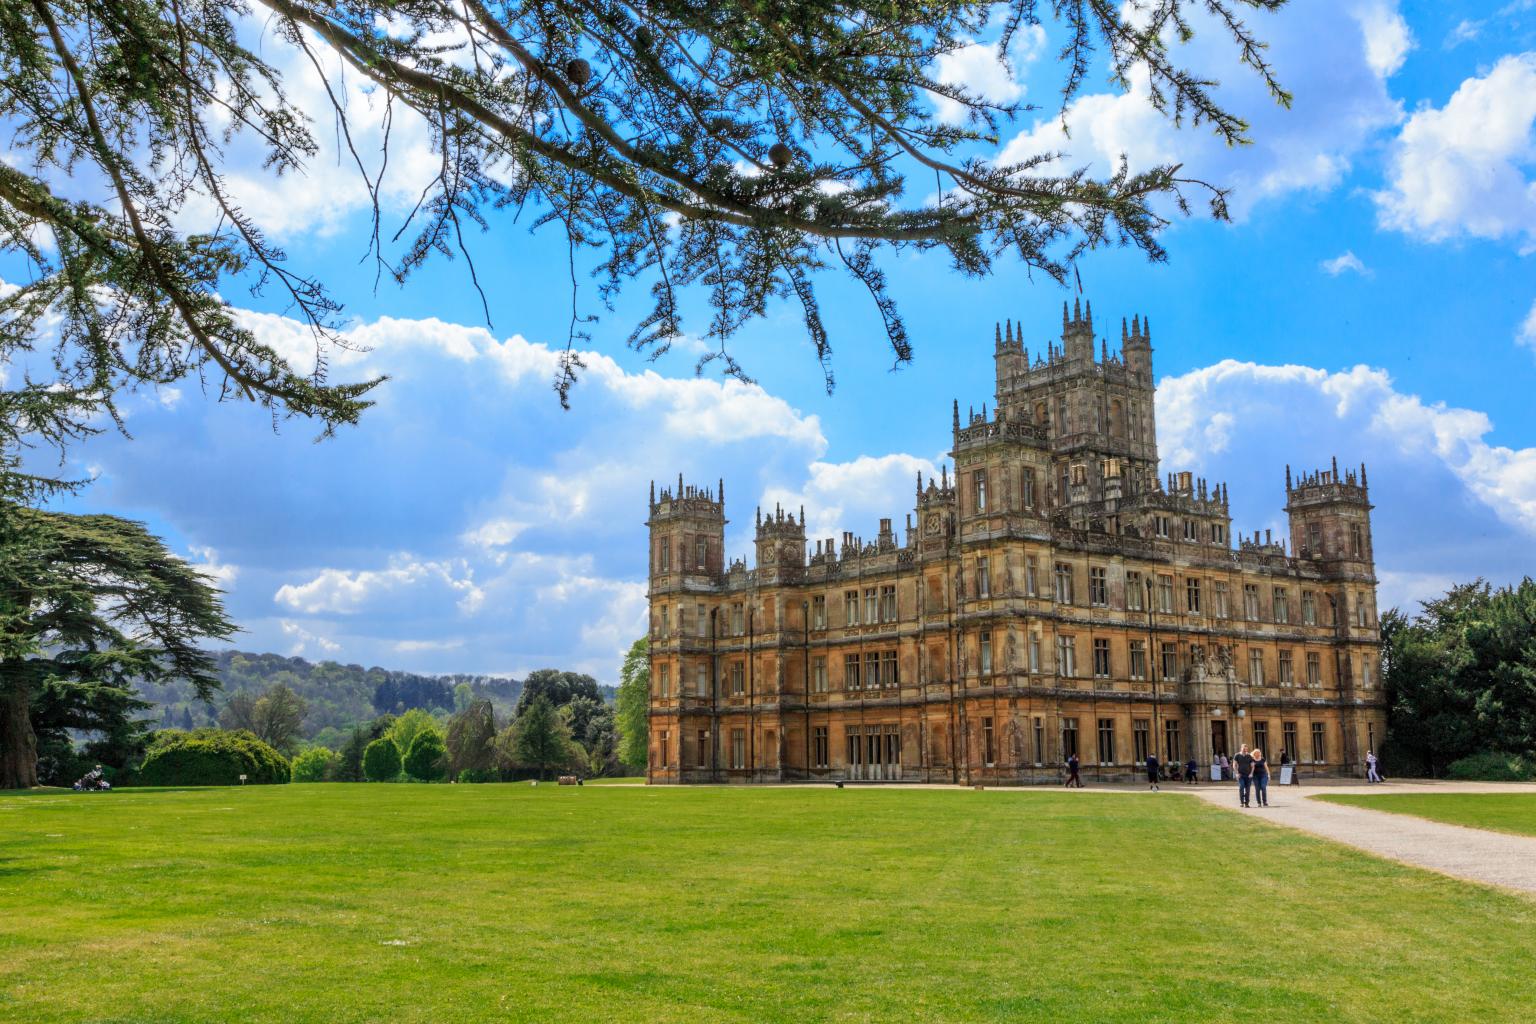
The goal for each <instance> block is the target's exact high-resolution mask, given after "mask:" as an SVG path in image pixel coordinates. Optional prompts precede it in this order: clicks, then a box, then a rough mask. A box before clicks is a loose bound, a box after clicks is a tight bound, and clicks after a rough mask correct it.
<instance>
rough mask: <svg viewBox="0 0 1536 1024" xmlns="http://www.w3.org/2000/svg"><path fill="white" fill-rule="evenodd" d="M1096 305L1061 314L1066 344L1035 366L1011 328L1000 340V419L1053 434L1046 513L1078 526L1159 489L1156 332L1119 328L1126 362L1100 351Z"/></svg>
mask: <svg viewBox="0 0 1536 1024" xmlns="http://www.w3.org/2000/svg"><path fill="white" fill-rule="evenodd" d="M1094 347H1095V346H1094V330H1093V304H1092V303H1088V304H1087V305H1086V306H1084V304H1083V303H1082V302H1081V300H1078V301H1075V302H1073V303H1072V305H1071V306H1070V307H1069V306H1068V305H1067V304H1066V303H1062V307H1061V344H1060V345H1059V346H1058V345H1056V344H1054V343H1052V342H1047V343H1046V346H1045V354H1044V355H1043V356H1042V355H1040V354H1039V353H1036V356H1035V358H1034V361H1033V362H1031V361H1030V355H1029V349H1028V348H1026V347H1025V346H1024V344H1023V328H1022V325H1021V326H1020V328H1019V330H1018V331H1017V333H1016V332H1015V330H1014V325H1013V324H1012V323H1011V322H1010V323H1009V325H1008V329H1007V331H1006V336H1005V332H1002V331H1001V329H1000V330H999V333H998V338H997V356H996V361H997V409H998V418H999V419H1006V420H1010V421H1014V422H1020V421H1023V422H1029V423H1033V424H1035V425H1037V426H1041V427H1043V428H1044V429H1045V431H1046V436H1047V439H1048V441H1049V447H1050V452H1051V474H1050V481H1049V485H1048V487H1049V494H1048V499H1049V501H1048V504H1049V506H1050V507H1051V508H1053V509H1059V510H1064V511H1066V512H1067V514H1068V515H1069V516H1071V517H1072V518H1073V519H1081V518H1083V517H1086V516H1087V515H1088V514H1089V513H1090V512H1093V511H1103V510H1105V505H1104V503H1105V502H1106V501H1108V502H1115V501H1118V500H1119V499H1122V498H1128V497H1132V496H1134V495H1136V494H1140V493H1142V492H1143V491H1146V490H1150V489H1152V488H1153V487H1154V486H1155V483H1154V482H1155V481H1156V479H1157V462H1158V459H1157V423H1156V419H1155V416H1154V411H1153V386H1152V329H1151V326H1150V325H1149V324H1148V323H1147V322H1146V321H1145V320H1144V319H1143V318H1142V317H1141V316H1139V315H1138V316H1135V317H1132V318H1131V321H1130V323H1126V322H1125V321H1124V320H1122V321H1121V322H1120V352H1119V353H1118V354H1112V353H1111V352H1110V351H1109V345H1108V343H1107V342H1102V341H1101V342H1100V343H1099V346H1098V347H1099V358H1098V359H1095V358H1094Z"/></svg>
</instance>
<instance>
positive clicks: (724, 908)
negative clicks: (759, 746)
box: [0, 785, 1536, 1024]
mask: <svg viewBox="0 0 1536 1024" xmlns="http://www.w3.org/2000/svg"><path fill="white" fill-rule="evenodd" d="M1533 959H1536V901H1528V900H1523V899H1521V898H1519V897H1516V896H1511V895H1506V894H1502V893H1499V892H1496V891H1494V890H1491V889H1486V888H1482V887H1478V886H1474V885H1468V884H1464V883H1461V882H1457V881H1453V880H1451V879H1447V878H1443V877H1440V876H1437V875H1433V874H1429V873H1425V872H1419V871H1415V870H1412V869H1409V868H1404V867H1401V866H1398V865H1396V864H1392V863H1389V862H1387V861H1382V860H1376V859H1373V858H1370V857H1367V856H1365V855H1363V854H1360V853H1356V852H1354V851H1352V850H1349V849H1346V848H1344V847H1340V846H1335V845H1331V844H1328V843H1324V842H1321V841H1318V840H1314V839H1310V838H1308V837H1305V836H1303V835H1301V834H1299V833H1292V832H1287V831H1283V830H1279V829H1272V828H1268V827H1265V826H1264V825H1262V824H1261V823H1259V822H1257V821H1254V820H1252V819H1248V818H1244V817H1241V816H1239V815H1237V814H1233V813H1230V812H1227V811H1223V810H1220V809H1217V808H1213V807H1210V806H1208V805H1206V804H1203V803H1201V802H1199V801H1198V800H1196V799H1194V798H1190V797H1185V796H1181V795H1177V794H1160V795H1152V794H1142V793H1126V794H1114V793H1063V792H1060V791H1053V792H1022V793H1021V792H1002V791H987V792H971V791H960V790H890V789H886V790H880V789H853V788H850V789H847V790H842V791H837V790H828V789H762V790H740V789H738V790H727V789H663V788H624V787H581V788H561V787H555V786H548V785H542V786H539V787H537V788H531V787H528V786H526V785H520V786H367V785H350V786H348V785H319V786H280V787H262V788H255V787H252V788H249V789H235V790H228V789H226V790H200V791H190V790H189V791H131V790H125V791H121V792H117V793H113V794H101V795H96V794H67V793H33V794H23V795H0V1020H4V1021H26V1022H29V1024H46V1022H53V1021H72V1022H76V1021H99V1022H109V1021H110V1022H130V1021H133V1022H140V1021H142V1022H155V1024H162V1022H186V1021H198V1022H210V1024H212V1022H226V1021H271V1022H283V1024H292V1022H310V1021H313V1022H326V1024H333V1022H350V1021H357V1022H361V1021H390V1022H418V1021H419V1022H423V1024H425V1022H433V1024H452V1022H460V1021H492V1020H494V1021H507V1020H527V1021H564V1020H571V1021H684V1020H686V1021H742V1022H748V1021H750V1022H758V1021H795V1022H806V1021H821V1020H830V1021H865V1020H867V1021H882V1022H884V1021H930V1020H935V1021H937V1020H944V1021H998V1020H1009V1021H1042V1022H1044V1021H1051V1022H1056V1021H1064V1020H1075V1021H1085V1022H1087V1021H1091V1022H1132V1021H1134V1022H1153V1021H1167V1022H1178V1024H1194V1022H1201V1021H1222V1022H1224V1024H1230V1022H1231V1021H1232V1020H1233V1018H1234V1015H1236V1014H1243V1015H1247V1016H1248V1017H1249V1019H1263V1020H1284V1021H1287V1022H1301V1021H1328V1022H1338V1021H1359V1022H1371V1024H1379V1022H1381V1021H1394V1022H1399V1024H1401V1022H1424V1021H1469V1020H1476V1021H1480V1022H1492V1021H1522V1022H1525V1021H1529V1020H1530V1012H1531V1007H1532V1006H1533V1005H1536V972H1532V971H1531V970H1530V964H1531V963H1532V961H1533Z"/></svg>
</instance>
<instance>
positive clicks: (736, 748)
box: [731, 729, 747, 770]
mask: <svg viewBox="0 0 1536 1024" xmlns="http://www.w3.org/2000/svg"><path fill="white" fill-rule="evenodd" d="M746 766H747V730H745V729H732V730H731V767H732V768H736V769H738V770H739V769H742V768H745V767H746Z"/></svg>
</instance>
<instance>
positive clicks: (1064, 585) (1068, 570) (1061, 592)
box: [1056, 562, 1072, 604]
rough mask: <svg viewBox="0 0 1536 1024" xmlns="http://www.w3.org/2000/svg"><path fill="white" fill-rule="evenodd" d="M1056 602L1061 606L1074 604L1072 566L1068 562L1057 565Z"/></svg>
mask: <svg viewBox="0 0 1536 1024" xmlns="http://www.w3.org/2000/svg"><path fill="white" fill-rule="evenodd" d="M1056 600H1057V602H1059V603H1060V604H1071V603H1072V566H1071V565H1069V564H1068V563H1066V562H1057V563H1056Z"/></svg>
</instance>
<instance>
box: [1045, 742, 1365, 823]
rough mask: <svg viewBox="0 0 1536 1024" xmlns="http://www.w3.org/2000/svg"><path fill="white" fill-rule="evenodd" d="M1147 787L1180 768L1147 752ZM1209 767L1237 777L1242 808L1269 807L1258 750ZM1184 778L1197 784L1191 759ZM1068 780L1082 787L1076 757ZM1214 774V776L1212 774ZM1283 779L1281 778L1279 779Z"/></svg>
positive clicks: (1284, 758) (1070, 760) (1283, 756)
mask: <svg viewBox="0 0 1536 1024" xmlns="http://www.w3.org/2000/svg"><path fill="white" fill-rule="evenodd" d="M1280 763H1281V764H1282V765H1287V764H1290V763H1291V757H1290V754H1289V753H1288V752H1286V751H1281V752H1280ZM1146 764H1147V788H1148V789H1151V790H1157V789H1158V788H1159V786H1158V783H1160V782H1162V781H1164V780H1165V779H1166V780H1169V781H1172V782H1178V781H1179V778H1180V765H1179V764H1178V762H1174V764H1173V766H1172V767H1171V768H1169V769H1167V771H1166V772H1165V771H1164V769H1163V765H1162V762H1161V761H1160V760H1159V759H1158V756H1157V755H1156V754H1155V753H1152V752H1150V751H1149V752H1148V753H1147V761H1146ZM1212 767H1214V768H1218V769H1220V772H1219V777H1220V778H1233V777H1234V776H1235V777H1236V778H1237V799H1238V802H1239V803H1240V804H1241V805H1242V806H1244V807H1251V806H1252V805H1253V804H1252V801H1254V800H1257V801H1258V805H1259V806H1260V807H1268V806H1269V762H1268V761H1267V760H1265V758H1264V751H1263V750H1261V749H1259V748H1258V747H1254V748H1253V749H1252V750H1249V749H1248V744H1246V743H1244V744H1243V747H1242V749H1241V750H1239V751H1238V752H1237V755H1236V756H1235V757H1232V758H1228V757H1227V755H1226V754H1217V755H1216V760H1215V761H1214V762H1213V763H1212ZM1182 768H1183V771H1182V775H1183V779H1184V782H1185V783H1186V784H1187V785H1196V784H1198V783H1199V781H1200V765H1199V764H1198V763H1197V762H1196V761H1195V759H1194V758H1190V759H1189V761H1188V763H1187V764H1185V765H1183V766H1182ZM1066 769H1067V777H1066V779H1065V781H1063V782H1062V785H1063V786H1067V787H1076V788H1078V789H1082V788H1083V777H1082V763H1081V762H1080V761H1079V760H1078V757H1077V755H1076V754H1068V755H1067V760H1066ZM1213 774H1216V773H1213ZM1282 777H1283V776H1282ZM1365 778H1366V781H1367V782H1380V781H1381V772H1380V763H1379V762H1378V761H1377V759H1376V753H1375V751H1372V750H1367V751H1366V752H1365ZM1291 782H1292V784H1293V785H1294V784H1296V783H1297V779H1296V777H1295V773H1294V772H1293V773H1292V776H1291Z"/></svg>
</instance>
